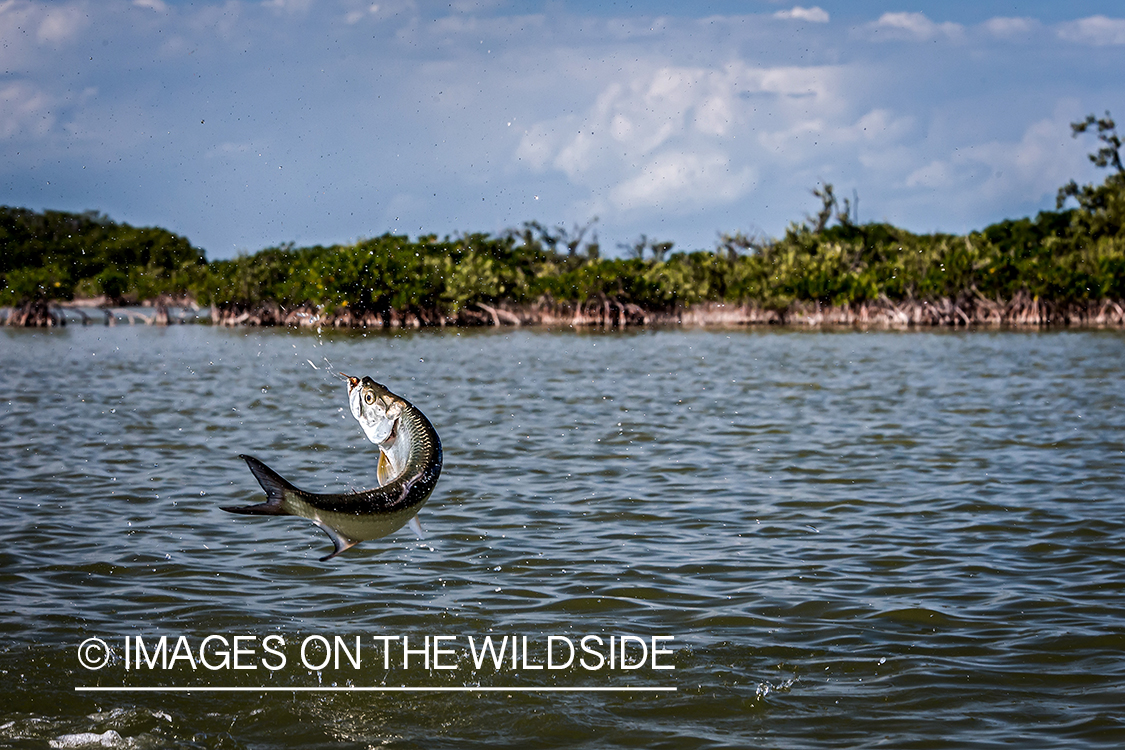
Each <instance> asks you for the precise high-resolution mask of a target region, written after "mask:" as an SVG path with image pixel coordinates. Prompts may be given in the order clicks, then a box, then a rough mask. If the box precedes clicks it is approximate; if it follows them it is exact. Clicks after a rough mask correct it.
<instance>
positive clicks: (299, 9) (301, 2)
mask: <svg viewBox="0 0 1125 750" xmlns="http://www.w3.org/2000/svg"><path fill="white" fill-rule="evenodd" d="M315 2H316V0H262V7H263V8H269V9H270V10H274V11H278V12H281V13H307V12H308V11H309V9H310V8H312V6H313V4H314V3H315Z"/></svg>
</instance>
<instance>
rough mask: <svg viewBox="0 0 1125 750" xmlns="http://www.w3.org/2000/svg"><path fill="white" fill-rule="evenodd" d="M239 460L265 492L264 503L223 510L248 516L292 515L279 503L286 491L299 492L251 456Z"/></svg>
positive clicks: (229, 507) (244, 456) (241, 456)
mask: <svg viewBox="0 0 1125 750" xmlns="http://www.w3.org/2000/svg"><path fill="white" fill-rule="evenodd" d="M239 458H241V459H243V460H244V461H246V464H247V466H249V467H250V471H252V472H254V478H255V479H257V480H258V484H260V485H262V489H263V490H265V491H266V501H265V502H264V503H258V504H257V505H241V506H238V507H233V506H228V507H225V508H223V510H225V511H227V512H228V513H242V514H244V515H248V516H288V515H292V514H291V513H289V512H288V511H286V510H285V509H284V508H282V507H281V503H282V501H283V500H284V499H285V491H286V490H289V491H290V492H300V490H298V489H297V488H296V487H294V486H293V485H292V484H290V483H289V482H288V481H287V480H286V479H285V478H284V477H282V476H281V475H280V474H278V473H277V472H276V471H274V470H273V469H271V468H270V467H268V466H266V465H265V464H264V463H262V462H261V461H259V460H258V459H256V458H254V457H253V456H246V455H240V456H239Z"/></svg>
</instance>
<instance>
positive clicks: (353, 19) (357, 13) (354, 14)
mask: <svg viewBox="0 0 1125 750" xmlns="http://www.w3.org/2000/svg"><path fill="white" fill-rule="evenodd" d="M378 13H379V4H378V3H373V4H371V5H368V6H367V7H366V8H360V9H356V10H353V11H349V12H348V14H347V15H345V16H344V21H345V22H346V23H347V24H348V25H349V26H352V25H355V24H357V23H359V22H360V21H362V20H363V19H364V18H368V17H370V16H374V15H376V14H378Z"/></svg>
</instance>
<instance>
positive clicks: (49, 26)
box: [35, 5, 86, 42]
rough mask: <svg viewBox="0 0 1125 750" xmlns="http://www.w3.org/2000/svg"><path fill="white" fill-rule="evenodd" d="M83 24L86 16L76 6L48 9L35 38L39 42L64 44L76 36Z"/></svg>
mask: <svg viewBox="0 0 1125 750" xmlns="http://www.w3.org/2000/svg"><path fill="white" fill-rule="evenodd" d="M85 22H86V14H84V13H83V12H82V9H81V8H80V7H78V6H75V5H63V6H53V7H49V8H48V9H47V11H46V12H45V13H44V14H43V18H42V20H41V21H40V22H39V29H38V31H37V32H36V35H35V36H36V38H37V39H38V40H39V41H40V42H65V41H67V40H69V39H72V38H74V37H75V36H77V35H78V32H79V30H80V29H81V28H82V27H83V26H84V25H85Z"/></svg>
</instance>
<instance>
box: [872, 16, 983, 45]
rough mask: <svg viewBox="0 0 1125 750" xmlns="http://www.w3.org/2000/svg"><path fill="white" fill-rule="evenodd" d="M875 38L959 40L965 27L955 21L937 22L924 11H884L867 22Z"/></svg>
mask: <svg viewBox="0 0 1125 750" xmlns="http://www.w3.org/2000/svg"><path fill="white" fill-rule="evenodd" d="M867 28H868V29H869V30H870V31H872V32H874V38H876V39H884V38H890V39H920V40H930V39H936V38H938V37H947V38H949V39H953V40H960V39H961V38H962V37H963V36H964V33H965V27H963V26H962V25H961V24H957V23H951V22H946V23H937V22H935V21H931V20H930V19H929V18H927V17H926V15H925V14H924V13H884V14H883V15H881V16H879V20H877V21H875V22H874V23H871V24H868V26H867Z"/></svg>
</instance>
